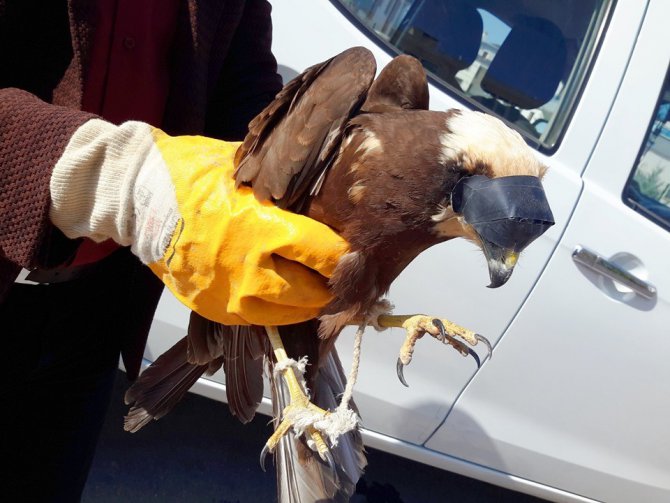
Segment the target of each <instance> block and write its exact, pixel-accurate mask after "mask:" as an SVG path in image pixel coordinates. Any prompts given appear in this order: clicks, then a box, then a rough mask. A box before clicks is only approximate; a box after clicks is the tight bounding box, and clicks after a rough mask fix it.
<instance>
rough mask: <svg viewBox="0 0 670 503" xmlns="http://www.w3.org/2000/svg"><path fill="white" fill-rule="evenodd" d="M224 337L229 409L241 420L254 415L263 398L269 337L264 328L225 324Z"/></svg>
mask: <svg viewBox="0 0 670 503" xmlns="http://www.w3.org/2000/svg"><path fill="white" fill-rule="evenodd" d="M226 328H228V329H230V334H228V335H227V336H226V337H223V339H222V342H223V369H224V371H225V373H226V396H227V398H228V406H229V407H230V411H231V412H232V413H233V415H234V416H236V417H237V418H238V419H239V420H240V421H241V422H242V423H248V422H249V421H251V420H252V419H253V417H254V414H255V413H256V409H258V404H260V402H261V400H262V399H263V358H264V356H265V353H266V345H267V336H266V335H265V333H264V332H263V329H262V328H261V327H253V326H236V327H226Z"/></svg>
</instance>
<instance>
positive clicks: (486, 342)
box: [475, 334, 493, 360]
mask: <svg viewBox="0 0 670 503" xmlns="http://www.w3.org/2000/svg"><path fill="white" fill-rule="evenodd" d="M475 339H477V340H478V341H479V342H481V343H483V344H484V346H486V350H487V355H486V357H487V358H488V359H489V360H490V359H491V357H492V356H493V348H492V347H491V343H490V342H489V340H488V339H487V338H486V337H484V336H483V335H479V334H475Z"/></svg>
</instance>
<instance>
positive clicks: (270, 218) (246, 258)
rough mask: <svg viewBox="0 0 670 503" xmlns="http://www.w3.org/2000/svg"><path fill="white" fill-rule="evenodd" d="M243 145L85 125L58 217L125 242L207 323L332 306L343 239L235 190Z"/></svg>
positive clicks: (55, 202) (63, 164)
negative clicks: (234, 175)
mask: <svg viewBox="0 0 670 503" xmlns="http://www.w3.org/2000/svg"><path fill="white" fill-rule="evenodd" d="M238 145H239V143H228V142H223V141H219V140H214V139H210V138H205V137H199V136H176V137H170V136H168V135H166V134H165V133H163V132H162V131H160V130H158V129H154V128H151V127H150V126H148V125H146V124H142V123H126V124H124V125H122V126H112V125H110V124H108V123H106V122H104V121H101V120H92V121H89V122H88V123H86V124H84V126H82V127H81V128H80V130H79V131H77V133H76V134H75V135H74V137H73V138H72V140H71V141H70V144H69V145H68V147H67V149H66V151H65V153H64V155H63V157H62V158H61V160H60V161H59V163H58V164H57V165H56V167H55V169H54V173H53V175H52V182H51V193H52V206H51V219H52V221H53V222H54V224H55V225H56V226H57V227H59V228H60V229H61V230H62V231H63V232H65V234H66V235H68V236H69V237H73V238H74V237H81V236H85V237H90V238H92V239H94V240H96V241H101V240H105V239H108V238H112V239H114V240H115V241H116V242H118V243H119V244H122V245H130V246H131V249H132V251H133V253H135V254H136V255H137V256H138V257H139V258H140V259H141V260H142V261H143V262H144V263H146V264H148V265H149V267H150V268H151V269H152V270H153V271H154V273H155V274H156V275H158V277H159V278H161V280H162V281H163V283H165V285H166V286H167V287H168V288H169V289H170V290H171V291H172V292H173V293H174V295H175V296H176V297H177V298H178V299H179V300H180V301H181V302H182V303H184V304H185V305H186V306H187V307H189V308H191V309H192V310H194V311H196V312H198V313H199V314H200V315H202V316H204V317H205V318H208V319H210V320H213V321H218V322H221V323H224V324H228V325H235V324H238V325H239V324H256V325H282V324H289V323H296V322H299V321H304V320H306V319H309V318H313V317H315V316H317V315H318V313H319V311H320V309H321V308H322V307H323V306H325V305H326V304H327V303H328V302H329V301H330V299H331V295H330V293H329V291H328V288H327V278H328V277H330V275H331V274H332V272H333V270H334V268H335V266H336V265H337V262H338V260H339V258H340V257H341V256H342V255H343V254H344V253H346V251H347V248H348V246H347V243H346V242H345V241H344V240H343V239H342V238H341V237H339V236H338V235H337V234H336V233H335V232H334V231H333V230H331V229H330V228H328V227H327V226H325V225H323V224H320V223H318V222H316V221H314V220H311V219H309V218H307V217H304V216H301V215H296V214H293V213H290V212H287V211H284V210H281V209H279V208H277V207H276V206H274V205H272V204H270V203H260V202H258V201H257V200H256V199H255V197H254V196H253V194H252V193H251V190H250V189H247V188H245V187H241V188H240V189H235V185H234V181H233V179H232V173H233V158H234V155H235V151H236V149H237V147H238ZM87 189H90V190H91V191H92V192H93V193H92V194H90V195H89V194H87V193H86V190H87Z"/></svg>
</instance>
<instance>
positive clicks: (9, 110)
mask: <svg viewBox="0 0 670 503" xmlns="http://www.w3.org/2000/svg"><path fill="white" fill-rule="evenodd" d="M93 117H94V116H93V115H91V114H88V113H86V112H80V111H77V110H71V109H68V108H63V107H58V106H55V105H50V104H47V103H45V102H43V101H41V100H39V99H38V98H36V97H35V96H33V95H32V94H30V93H27V92H25V91H21V90H19V89H12V88H8V89H0V261H2V262H5V264H4V266H3V265H2V264H0V272H1V271H2V270H10V269H11V270H14V269H15V267H16V266H21V267H26V268H33V267H37V266H48V265H55V264H56V263H58V261H59V260H60V259H64V258H67V257H68V256H69V255H70V254H71V253H72V252H73V251H74V249H75V247H76V244H77V242H76V241H72V240H68V239H66V238H65V237H64V236H63V235H62V234H61V233H60V231H58V230H57V229H56V228H55V227H54V226H53V225H52V224H51V222H50V221H49V204H50V196H49V180H50V178H51V171H52V169H53V167H54V165H55V164H56V162H57V161H58V159H59V158H60V156H61V155H62V154H63V151H64V150H65V146H66V145H67V143H68V141H69V140H70V137H71V136H72V135H73V134H74V132H75V131H76V129H77V128H78V127H79V126H81V125H82V124H83V123H84V122H86V121H88V120H89V119H91V118H93ZM7 262H9V263H10V264H13V266H12V267H10V266H9V265H8V264H7ZM0 276H3V274H0ZM0 279H2V278H0Z"/></svg>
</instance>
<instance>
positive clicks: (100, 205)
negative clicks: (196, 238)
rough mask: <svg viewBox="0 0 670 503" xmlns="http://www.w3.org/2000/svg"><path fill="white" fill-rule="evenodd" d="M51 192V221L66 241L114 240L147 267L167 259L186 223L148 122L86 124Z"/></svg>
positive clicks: (68, 150)
mask: <svg viewBox="0 0 670 503" xmlns="http://www.w3.org/2000/svg"><path fill="white" fill-rule="evenodd" d="M50 190H51V208H50V218H51V221H52V222H53V224H54V225H55V226H56V227H58V228H59V229H60V230H61V231H63V233H64V234H65V235H66V236H68V237H70V238H78V237H88V238H91V239H93V240H94V241H104V240H106V239H110V238H111V239H113V240H114V241H115V242H117V243H119V244H120V245H122V246H131V249H132V251H133V253H134V254H135V255H137V256H138V257H139V258H140V259H141V260H142V262H144V263H151V262H155V261H156V260H158V259H159V258H161V257H162V256H163V254H164V252H165V249H166V248H167V246H168V245H169V243H170V239H171V237H172V233H173V232H174V229H175V227H176V225H177V222H178V220H179V218H180V216H179V211H178V207H177V199H176V196H175V191H174V186H173V184H172V181H171V179H170V175H169V172H168V170H167V166H166V165H165V162H164V160H163V157H162V156H161V154H160V151H159V150H158V148H157V147H156V145H155V143H154V137H153V135H152V128H151V126H149V125H148V124H145V123H142V122H126V123H124V124H122V125H121V126H115V125H113V124H110V123H108V122H105V121H103V120H100V119H92V120H90V121H88V122H86V123H85V124H84V125H82V126H81V127H80V128H79V129H78V130H77V131H76V132H75V134H74V135H73V136H72V138H71V139H70V142H69V143H68V145H67V147H66V149H65V152H64V153H63V155H62V156H61V158H60V160H59V161H58V163H56V166H55V167H54V170H53V174H52V177H51V185H50Z"/></svg>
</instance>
